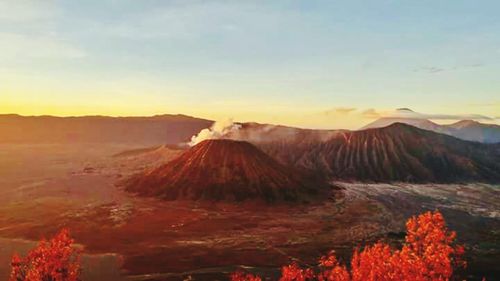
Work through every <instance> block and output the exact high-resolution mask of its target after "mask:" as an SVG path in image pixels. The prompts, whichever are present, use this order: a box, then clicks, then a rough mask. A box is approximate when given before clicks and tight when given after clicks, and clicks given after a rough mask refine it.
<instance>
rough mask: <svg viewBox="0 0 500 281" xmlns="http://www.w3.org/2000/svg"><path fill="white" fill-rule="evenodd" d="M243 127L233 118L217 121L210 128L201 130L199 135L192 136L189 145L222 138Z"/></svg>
mask: <svg viewBox="0 0 500 281" xmlns="http://www.w3.org/2000/svg"><path fill="white" fill-rule="evenodd" d="M240 128H241V125H240V124H236V123H234V122H233V120H232V119H227V120H222V121H215V123H214V124H213V125H212V126H211V127H210V128H208V129H203V130H201V131H200V132H199V133H198V134H197V135H195V136H192V137H191V141H190V142H189V146H193V145H196V144H198V143H200V142H202V141H204V140H209V139H221V138H224V137H225V136H227V135H228V134H231V133H235V132H237V131H238V130H239V129H240Z"/></svg>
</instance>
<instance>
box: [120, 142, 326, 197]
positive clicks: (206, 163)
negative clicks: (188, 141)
mask: <svg viewBox="0 0 500 281" xmlns="http://www.w3.org/2000/svg"><path fill="white" fill-rule="evenodd" d="M125 187H126V190H127V191H129V192H133V193H136V194H139V195H142V196H154V197H160V198H163V199H167V200H178V199H180V200H210V201H220V200H224V201H243V200H247V199H257V200H263V201H266V202H275V201H295V202H297V201H309V200H310V199H313V198H314V197H316V195H318V194H319V193H320V192H321V191H324V190H327V187H328V184H326V182H324V181H322V180H318V179H314V178H313V177H310V176H308V174H307V173H304V172H302V171H298V170H295V169H293V168H289V167H286V166H284V165H282V164H280V163H278V162H277V161H276V160H274V159H273V158H271V157H270V156H268V155H267V154H265V153H264V152H262V151H261V150H259V149H258V148H257V147H255V146H254V145H252V144H250V143H248V142H245V141H234V140H227V139H218V140H205V141H203V142H201V143H199V144H197V145H195V146H193V147H192V148H190V149H189V150H187V151H186V152H184V153H183V154H181V155H180V156H179V157H178V158H175V159H174V160H172V161H171V162H169V163H167V164H165V165H162V166H160V167H158V168H155V169H153V170H150V171H147V172H144V173H142V174H138V175H135V176H133V177H131V178H130V179H128V180H127V181H126V183H125Z"/></svg>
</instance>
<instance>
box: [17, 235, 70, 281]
mask: <svg viewBox="0 0 500 281" xmlns="http://www.w3.org/2000/svg"><path fill="white" fill-rule="evenodd" d="M73 242H74V241H73V239H71V237H70V235H69V231H68V230H67V229H63V230H61V231H60V232H59V233H58V234H56V235H55V236H54V237H53V238H52V239H50V240H49V241H47V240H42V241H40V242H39V243H38V246H37V247H36V248H34V249H32V250H31V251H30V252H29V253H28V254H27V255H26V257H24V258H22V257H20V256H19V255H17V254H15V255H14V256H13V257H12V262H11V265H12V271H11V274H10V279H9V281H77V280H80V279H79V275H80V252H79V251H78V250H77V249H75V248H73V247H72V244H73Z"/></svg>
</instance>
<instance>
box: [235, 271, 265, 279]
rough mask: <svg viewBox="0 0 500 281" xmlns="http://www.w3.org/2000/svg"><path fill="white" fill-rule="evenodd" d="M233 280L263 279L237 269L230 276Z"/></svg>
mask: <svg viewBox="0 0 500 281" xmlns="http://www.w3.org/2000/svg"><path fill="white" fill-rule="evenodd" d="M230 278H231V281H262V279H260V277H258V276H255V275H252V274H250V273H244V272H241V271H236V272H234V273H232V274H231V276H230Z"/></svg>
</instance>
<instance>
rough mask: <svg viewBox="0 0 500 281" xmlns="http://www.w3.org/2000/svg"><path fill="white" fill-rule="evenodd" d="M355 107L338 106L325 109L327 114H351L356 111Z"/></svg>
mask: <svg viewBox="0 0 500 281" xmlns="http://www.w3.org/2000/svg"><path fill="white" fill-rule="evenodd" d="M355 110H356V108H355V107H336V108H333V109H330V110H327V111H325V115H331V114H342V115H345V114H349V113H351V112H353V111H355Z"/></svg>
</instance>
